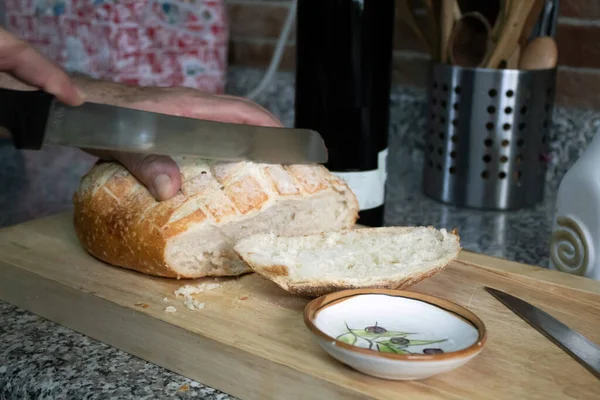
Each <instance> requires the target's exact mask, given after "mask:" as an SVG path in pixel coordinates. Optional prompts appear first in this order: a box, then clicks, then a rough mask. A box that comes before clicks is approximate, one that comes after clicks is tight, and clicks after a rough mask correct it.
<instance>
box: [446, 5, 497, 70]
mask: <svg viewBox="0 0 600 400" xmlns="http://www.w3.org/2000/svg"><path fill="white" fill-rule="evenodd" d="M491 30H492V28H491V26H490V23H489V22H488V20H487V19H486V18H485V17H484V16H483V15H481V14H480V13H479V12H477V11H470V12H467V13H465V14H463V15H462V17H461V18H460V20H459V21H458V22H457V23H456V25H455V26H454V29H452V34H451V35H450V44H449V46H448V53H449V55H450V61H451V62H452V64H454V65H459V66H462V67H478V66H481V65H483V63H484V62H485V59H486V57H487V55H488V53H489V51H490V49H491V46H492V42H491V35H490V33H491Z"/></svg>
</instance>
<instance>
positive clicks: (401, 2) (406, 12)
mask: <svg viewBox="0 0 600 400" xmlns="http://www.w3.org/2000/svg"><path fill="white" fill-rule="evenodd" d="M396 5H397V8H396V13H398V16H399V17H400V18H401V19H403V20H404V21H406V23H407V24H408V25H409V26H410V28H411V29H412V30H413V31H414V32H415V33H416V34H417V36H418V37H419V38H420V39H421V41H422V42H423V44H425V45H426V46H427V50H428V51H429V53H430V54H431V55H432V57H434V58H438V57H439V55H438V54H439V53H438V50H437V49H438V47H439V46H438V41H437V37H438V36H437V35H435V32H434V31H433V30H432V28H431V27H429V29H427V27H421V26H419V23H418V21H417V18H416V17H415V14H414V11H413V9H412V6H411V4H410V3H409V0H398V1H397V3H396ZM428 14H430V13H429V12H428ZM430 19H431V18H430ZM433 25H434V23H433V22H432V26H433Z"/></svg>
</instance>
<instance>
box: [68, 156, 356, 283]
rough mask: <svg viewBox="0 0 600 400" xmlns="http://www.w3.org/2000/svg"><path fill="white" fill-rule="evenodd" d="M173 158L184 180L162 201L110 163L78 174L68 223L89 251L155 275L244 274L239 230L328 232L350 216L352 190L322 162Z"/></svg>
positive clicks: (348, 224) (345, 225) (353, 205)
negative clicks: (238, 247) (238, 250)
mask: <svg viewBox="0 0 600 400" xmlns="http://www.w3.org/2000/svg"><path fill="white" fill-rule="evenodd" d="M174 160H175V161H176V162H177V164H178V165H179V168H180V171H181V174H182V181H183V184H182V186H181V191H180V193H179V194H177V195H176V196H175V197H173V198H171V199H169V200H167V201H162V202H158V201H156V200H155V199H154V197H152V195H151V194H150V192H149V191H148V190H147V189H146V187H145V186H143V185H142V184H141V183H140V182H139V181H138V180H137V179H136V178H135V177H134V176H133V175H131V174H130V173H129V171H127V170H126V169H125V168H124V167H123V166H121V165H120V164H118V163H114V162H101V163H98V164H97V165H95V166H94V167H93V168H92V169H91V170H90V171H89V172H88V173H87V174H86V175H85V176H84V177H83V179H82V181H81V183H80V186H79V189H78V191H77V193H75V195H74V196H73V203H74V225H75V232H76V233H77V237H78V238H79V241H80V242H81V244H82V246H83V247H84V248H85V249H86V250H87V251H88V252H89V253H90V254H92V255H93V256H95V257H97V258H98V259H100V260H102V261H104V262H106V263H108V264H111V265H114V266H119V267H123V268H128V269H131V270H136V271H139V272H142V273H146V274H150V275H155V276H161V277H172V278H201V277H206V276H235V275H240V274H244V273H248V272H251V270H250V269H249V268H248V267H247V266H246V264H244V262H242V261H241V260H240V259H239V257H238V256H237V254H236V253H235V252H234V251H233V245H234V244H235V243H236V242H237V241H239V240H240V239H242V238H244V237H246V236H249V235H254V234H260V233H275V234H277V235H291V234H298V235H302V234H310V233H318V232H326V231H336V230H341V229H347V228H350V227H352V226H353V225H354V223H355V222H356V220H357V217H358V202H357V200H356V197H355V196H354V194H353V193H352V191H351V190H350V188H349V187H348V186H347V185H346V184H345V183H344V182H343V181H342V180H341V179H340V178H338V177H336V176H335V175H333V174H331V173H330V172H329V171H328V170H327V169H326V168H325V167H323V166H320V165H290V166H281V165H272V164H258V163H251V162H239V163H237V162H236V163H227V162H209V161H206V160H201V159H197V158H191V157H174Z"/></svg>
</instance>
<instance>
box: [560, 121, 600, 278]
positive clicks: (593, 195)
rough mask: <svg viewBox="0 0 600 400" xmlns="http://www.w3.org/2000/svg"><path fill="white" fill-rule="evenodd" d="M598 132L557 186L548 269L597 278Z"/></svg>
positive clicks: (599, 208)
mask: <svg viewBox="0 0 600 400" xmlns="http://www.w3.org/2000/svg"><path fill="white" fill-rule="evenodd" d="M599 171H600V131H599V132H597V133H596V136H595V137H594V139H593V140H592V142H591V143H590V144H589V146H588V148H587V149H586V150H585V152H584V153H583V154H582V155H581V157H579V159H578V160H577V161H576V162H575V164H573V166H572V167H571V168H570V169H569V170H568V171H567V173H566V174H565V176H564V177H563V179H562V180H561V182H560V186H559V188H558V194H557V200H556V211H555V214H554V222H553V227H552V235H551V238H550V268H551V269H554V270H558V271H562V272H566V273H569V274H574V275H579V276H584V277H587V278H591V279H596V280H600V257H598V255H597V253H598V251H599V250H600V249H598V248H597V247H598V246H599V245H600V172H599Z"/></svg>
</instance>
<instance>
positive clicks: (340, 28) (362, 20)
mask: <svg viewBox="0 0 600 400" xmlns="http://www.w3.org/2000/svg"><path fill="white" fill-rule="evenodd" d="M297 7H298V9H297V23H296V52H297V53H296V54H297V64H296V99H295V125H296V127H298V128H310V129H314V130H316V131H318V132H319V133H320V134H321V135H322V136H323V139H324V140H325V144H326V145H327V148H328V151H329V162H328V163H327V164H326V167H327V168H328V169H329V170H330V171H331V172H332V173H335V174H336V175H339V176H341V177H342V178H344V179H345V180H346V181H347V182H348V184H349V186H350V188H351V189H352V191H353V192H354V193H355V194H356V197H357V198H358V201H359V204H360V219H359V221H358V223H360V224H363V225H368V226H382V225H383V222H384V221H383V215H384V205H385V182H386V156H387V148H388V126H389V105H390V84H391V82H390V80H391V78H390V75H391V61H392V60H391V58H392V40H393V39H392V36H393V29H394V0H362V1H360V0H320V1H316V0H298V6H297Z"/></svg>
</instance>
